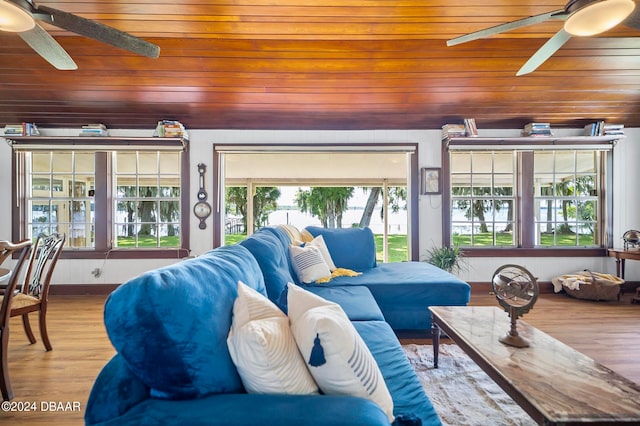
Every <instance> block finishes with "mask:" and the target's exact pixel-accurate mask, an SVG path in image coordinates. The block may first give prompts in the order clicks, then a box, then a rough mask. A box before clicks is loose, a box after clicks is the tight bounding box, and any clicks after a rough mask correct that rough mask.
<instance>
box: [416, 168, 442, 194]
mask: <svg viewBox="0 0 640 426" xmlns="http://www.w3.org/2000/svg"><path fill="white" fill-rule="evenodd" d="M421 177H422V187H421V189H422V191H421V193H422V194H427V195H430V194H441V193H442V184H441V182H440V169H439V168H435V167H433V168H432V167H424V168H422V176H421Z"/></svg>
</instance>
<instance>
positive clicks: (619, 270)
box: [608, 249, 640, 279]
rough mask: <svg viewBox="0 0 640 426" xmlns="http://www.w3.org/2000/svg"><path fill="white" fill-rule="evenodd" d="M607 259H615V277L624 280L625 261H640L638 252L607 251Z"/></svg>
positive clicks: (639, 251) (639, 252) (636, 250)
mask: <svg viewBox="0 0 640 426" xmlns="http://www.w3.org/2000/svg"><path fill="white" fill-rule="evenodd" d="M608 251H609V257H615V258H616V275H617V276H618V277H620V278H622V279H624V262H625V260H627V259H631V260H640V250H638V249H635V250H624V249H609V250H608Z"/></svg>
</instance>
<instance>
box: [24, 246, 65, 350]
mask: <svg viewBox="0 0 640 426" xmlns="http://www.w3.org/2000/svg"><path fill="white" fill-rule="evenodd" d="M64 241H65V236H64V235H59V234H52V235H50V236H39V237H38V238H37V239H36V242H35V244H34V245H33V247H32V248H31V256H30V257H29V267H28V268H27V272H26V274H25V279H24V283H23V284H22V290H21V291H20V292H19V293H18V294H16V295H15V296H14V298H13V299H14V300H13V304H12V307H11V316H12V317H17V316H22V324H23V325H24V331H25V333H26V334H27V338H28V339H29V342H31V343H35V342H36V338H35V336H34V335H33V331H32V330H31V324H30V323H29V314H30V313H31V312H38V319H39V325H40V336H41V337H42V343H44V347H45V349H46V350H47V351H50V350H51V349H52V347H51V342H50V341H49V335H48V334H47V302H48V301H49V285H50V284H51V276H52V275H53V271H54V269H55V267H56V263H58V258H59V257H60V253H61V252H62V246H64Z"/></svg>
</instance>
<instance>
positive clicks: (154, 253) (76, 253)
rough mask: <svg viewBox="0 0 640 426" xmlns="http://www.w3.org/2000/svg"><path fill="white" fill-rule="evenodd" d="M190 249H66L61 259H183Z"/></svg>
mask: <svg viewBox="0 0 640 426" xmlns="http://www.w3.org/2000/svg"><path fill="white" fill-rule="evenodd" d="M189 252H190V250H189V249H186V248H181V249H113V250H109V251H94V250H82V249H66V250H63V251H62V254H61V255H60V258H61V259H105V258H108V259H182V258H184V257H187V256H189Z"/></svg>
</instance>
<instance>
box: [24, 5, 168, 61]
mask: <svg viewBox="0 0 640 426" xmlns="http://www.w3.org/2000/svg"><path fill="white" fill-rule="evenodd" d="M36 13H38V14H42V13H44V14H45V15H49V16H50V17H51V19H50V20H49V19H47V22H48V23H50V24H52V25H55V26H56V27H59V28H62V29H65V30H68V31H71V32H74V33H76V34H80V35H83V36H85V37H88V38H92V39H94V40H98V41H101V42H103V43H107V44H110V45H112V46H115V47H119V48H121V49H125V50H128V51H130V52H133V53H137V54H139V55H142V56H148V57H150V58H157V57H158V56H159V55H160V47H158V46H156V45H155V44H153V43H149V42H148V41H146V40H142V39H141V38H138V37H134V36H132V35H131V34H128V33H125V32H123V31H120V30H117V29H115V28H113V27H109V26H107V25H104V24H101V23H99V22H96V21H92V20H90V19H86V18H82V17H80V16H78V15H74V14H72V13H68V12H63V11H61V10H58V9H53V8H51V7H47V6H39V7H38V8H37V10H36ZM37 17H38V18H39V17H40V16H37Z"/></svg>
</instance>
